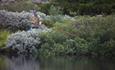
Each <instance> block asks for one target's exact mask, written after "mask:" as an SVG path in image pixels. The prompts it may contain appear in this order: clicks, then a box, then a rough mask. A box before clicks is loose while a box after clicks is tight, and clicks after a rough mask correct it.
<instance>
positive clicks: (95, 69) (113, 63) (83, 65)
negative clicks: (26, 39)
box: [0, 56, 115, 70]
mask: <svg viewBox="0 0 115 70" xmlns="http://www.w3.org/2000/svg"><path fill="white" fill-rule="evenodd" d="M0 70H115V59H106V58H100V59H99V58H89V57H56V58H47V59H43V58H39V59H37V60H36V59H34V58H28V57H23V56H19V57H7V56H0Z"/></svg>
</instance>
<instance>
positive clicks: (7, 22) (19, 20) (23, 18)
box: [0, 10, 31, 30]
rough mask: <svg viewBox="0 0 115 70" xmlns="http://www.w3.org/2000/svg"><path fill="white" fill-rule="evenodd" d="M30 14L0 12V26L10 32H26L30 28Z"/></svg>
mask: <svg viewBox="0 0 115 70" xmlns="http://www.w3.org/2000/svg"><path fill="white" fill-rule="evenodd" d="M29 17H30V14H29V13H27V12H21V13H18V12H15V13H14V12H7V11H5V10H1V11H0V26H1V27H4V28H8V29H11V30H19V29H20V30H26V29H29V27H30V24H31V22H30V20H29Z"/></svg>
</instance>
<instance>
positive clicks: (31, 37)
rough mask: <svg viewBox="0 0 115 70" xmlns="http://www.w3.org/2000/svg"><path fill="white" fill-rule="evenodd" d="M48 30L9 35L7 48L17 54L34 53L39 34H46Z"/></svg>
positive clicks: (38, 41)
mask: <svg viewBox="0 0 115 70" xmlns="http://www.w3.org/2000/svg"><path fill="white" fill-rule="evenodd" d="M47 31H49V30H48V29H46V28H44V29H31V30H29V31H22V32H16V33H14V34H11V35H10V36H9V38H8V41H7V47H9V48H11V49H13V50H17V52H18V54H28V53H30V54H32V53H36V52H37V49H38V48H39V44H40V43H41V42H40V38H39V36H38V35H39V34H40V33H41V32H47Z"/></svg>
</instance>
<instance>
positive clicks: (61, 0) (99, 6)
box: [51, 0, 115, 16]
mask: <svg viewBox="0 0 115 70" xmlns="http://www.w3.org/2000/svg"><path fill="white" fill-rule="evenodd" d="M114 3H115V1H114V0H51V4H53V5H55V6H58V7H61V9H62V11H63V13H64V14H69V15H72V16H74V15H96V14H111V13H113V12H115V11H114V10H115V8H114V6H115V4H114Z"/></svg>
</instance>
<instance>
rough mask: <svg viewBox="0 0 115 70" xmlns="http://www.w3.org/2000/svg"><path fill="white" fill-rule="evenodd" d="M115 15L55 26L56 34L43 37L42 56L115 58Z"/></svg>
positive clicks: (80, 17) (54, 31)
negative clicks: (82, 55) (114, 56)
mask: <svg viewBox="0 0 115 70" xmlns="http://www.w3.org/2000/svg"><path fill="white" fill-rule="evenodd" d="M114 20H115V15H111V16H105V17H103V16H94V17H90V16H79V17H76V21H73V22H70V21H67V20H66V21H65V23H64V22H63V23H58V21H57V22H56V23H55V25H54V27H53V31H52V32H50V33H43V34H41V40H42V44H41V48H40V49H39V52H40V54H42V55H45V56H49V55H81V54H84V55H95V56H113V55H115V51H114V50H115V28H114V27H115V22H114Z"/></svg>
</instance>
